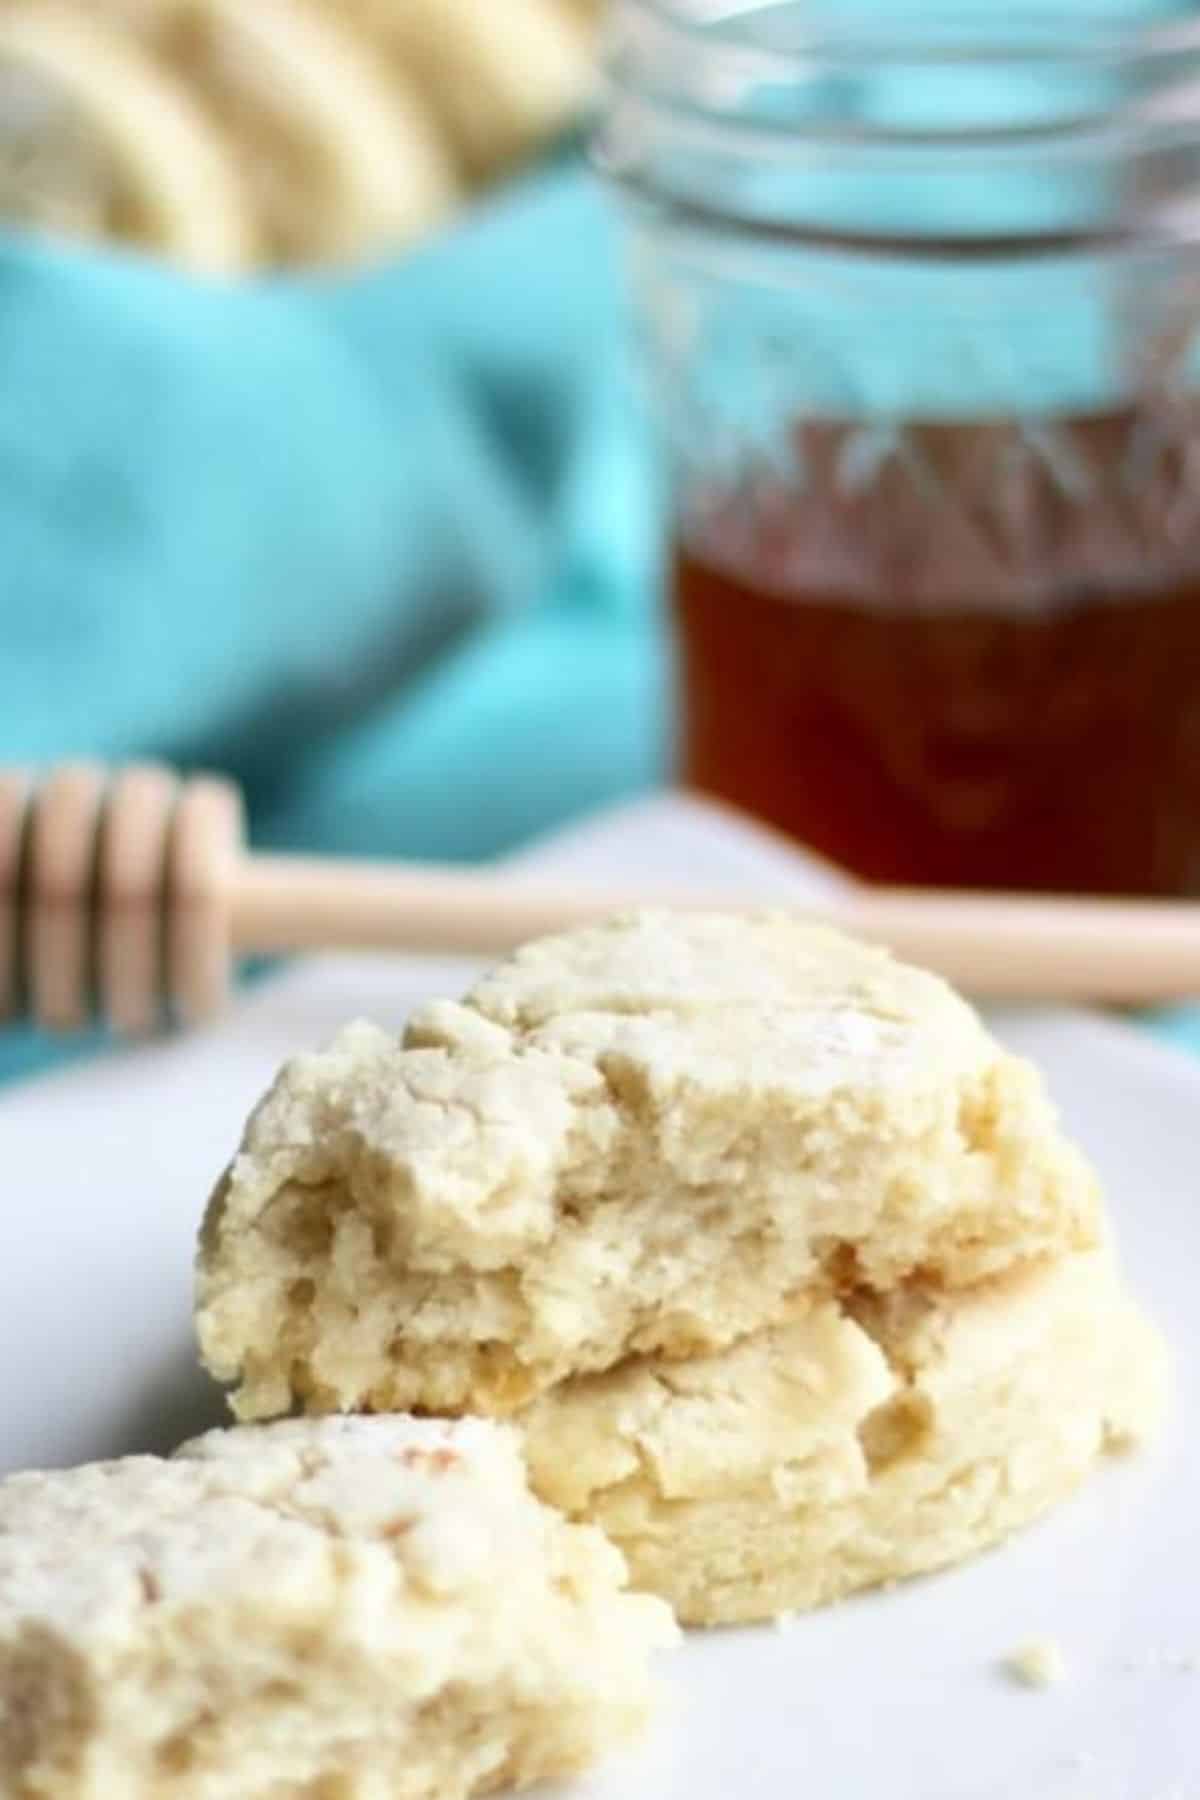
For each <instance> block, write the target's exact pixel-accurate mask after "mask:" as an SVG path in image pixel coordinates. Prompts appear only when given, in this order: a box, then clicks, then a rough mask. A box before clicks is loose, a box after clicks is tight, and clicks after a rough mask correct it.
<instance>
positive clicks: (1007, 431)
mask: <svg viewBox="0 0 1200 1800" xmlns="http://www.w3.org/2000/svg"><path fill="white" fill-rule="evenodd" d="M1147 425H1148V421H1147V418H1146V416H1145V415H1144V414H1142V415H1139V416H1138V417H1137V418H1135V417H1134V416H1133V415H1120V416H1116V417H1112V418H1108V419H1093V420H1088V421H1084V422H1074V423H1071V424H1069V425H1067V426H1063V427H1061V428H1060V431H1059V449H1060V451H1061V452H1062V456H1063V458H1064V459H1065V461H1066V463H1067V464H1070V465H1071V466H1072V467H1073V468H1074V469H1075V471H1076V472H1077V473H1078V474H1079V479H1078V480H1077V481H1076V482H1075V483H1074V485H1073V486H1070V487H1069V489H1068V491H1064V484H1063V480H1062V475H1061V468H1060V469H1059V470H1057V471H1056V470H1052V469H1048V468H1047V466H1046V463H1045V445H1044V444H1043V445H1041V446H1034V447H1030V446H1027V445H1025V444H1024V441H1023V438H1022V434H1021V433H1020V432H1019V431H1018V429H1017V428H1016V427H1015V426H1011V425H986V426H953V427H938V426H933V427H920V428H919V429H918V430H917V431H916V432H915V433H910V434H909V442H908V444H907V446H906V448H905V454H904V456H903V458H901V459H900V460H897V459H895V458H894V457H888V456H885V457H884V458H883V459H882V461H881V463H880V466H879V468H878V469H877V470H876V471H875V473H874V475H873V476H872V477H871V479H870V481H869V482H868V483H867V486H866V487H865V488H864V489H860V490H859V491H858V492H857V493H856V494H855V495H854V496H853V497H848V495H847V492H846V487H845V482H844V480H843V479H842V478H841V477H840V476H838V475H837V474H836V473H835V472H834V471H835V466H836V465H839V464H841V465H843V466H844V457H843V456H842V455H841V451H842V450H844V448H845V444H846V441H847V436H846V434H847V433H848V431H849V429H850V428H848V427H847V428H840V427H824V426H823V427H805V428H804V432H803V437H804V445H803V448H804V457H803V464H804V469H805V480H804V483H803V486H802V488H798V487H797V486H795V485H789V484H787V483H785V482H772V483H761V482H760V483H758V484H757V485H752V486H750V487H743V488H742V489H741V490H740V491H739V492H738V493H737V494H735V495H732V496H730V495H726V496H724V497H723V498H722V499H721V500H720V501H719V502H711V503H710V504H709V505H708V506H707V507H706V508H705V509H703V510H701V511H699V512H697V511H693V514H692V517H691V521H690V523H689V525H688V526H686V527H685V528H684V529H683V531H682V533H681V540H680V542H679V545H678V548H677V554H676V561H675V584H674V586H675V607H676V612H677V620H678V629H679V638H680V646H681V651H680V654H681V670H682V692H683V708H684V748H683V757H684V768H685V773H686V777H687V779H688V780H689V781H690V782H691V783H693V784H694V785H695V786H697V787H698V788H700V789H703V790H705V791H707V792H710V793H712V794H715V795H718V796H720V797H721V798H723V799H726V800H729V801H731V802H734V803H735V804H737V805H739V806H741V807H744V808H747V809H749V810H750V811H752V812H754V813H756V814H758V815H760V816H761V817H762V818H764V819H766V820H769V821H770V822H772V823H773V824H775V825H777V826H780V827H782V828H783V829H784V830H786V831H788V832H789V833H791V834H792V835H794V836H795V837H796V838H798V839H800V840H802V841H803V842H804V843H806V844H808V845H810V846H812V847H814V848H815V849H817V850H818V851H820V852H822V853H824V854H825V855H827V856H830V857H833V858H835V859H836V860H837V861H839V862H841V863H843V864H845V865H847V866H848V867H849V868H851V869H853V870H855V871H857V872H858V873H859V874H861V875H863V876H865V877H868V878H872V879H878V880H882V881H893V882H905V883H925V882H932V883H944V884H950V885H954V886H986V887H1001V888H1007V887H1022V888H1033V889H1042V890H1057V891H1062V892H1074V893H1084V892H1090V893H1100V894H1138V893H1140V894H1164V895H1165V894H1192V893H1197V892H1200V530H1198V529H1197V525H1196V520H1197V514H1198V509H1200V492H1197V493H1196V494H1193V492H1192V488H1193V486H1195V478H1194V477H1193V476H1192V474H1191V470H1190V458H1189V455H1188V445H1189V444H1190V443H1191V442H1192V441H1193V439H1192V432H1193V427H1195V425H1196V421H1195V420H1194V419H1190V420H1189V419H1186V418H1185V419H1182V420H1181V419H1179V418H1172V419H1171V420H1170V421H1168V422H1167V424H1166V426H1165V427H1164V425H1163V422H1162V421H1161V420H1160V421H1156V422H1154V425H1155V430H1156V431H1157V438H1156V440H1155V441H1153V442H1151V441H1150V440H1149V438H1148V435H1147ZM1196 438H1197V439H1198V440H1200V430H1197V431H1196ZM1189 563H1190V564H1194V569H1195V572H1194V573H1191V574H1189V573H1188V565H1189Z"/></svg>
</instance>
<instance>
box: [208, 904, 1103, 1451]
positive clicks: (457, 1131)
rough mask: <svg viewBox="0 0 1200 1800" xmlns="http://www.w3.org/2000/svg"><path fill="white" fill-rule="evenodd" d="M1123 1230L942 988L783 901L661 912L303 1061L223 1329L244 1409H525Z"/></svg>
mask: <svg viewBox="0 0 1200 1800" xmlns="http://www.w3.org/2000/svg"><path fill="white" fill-rule="evenodd" d="M1099 1232H1100V1212H1099V1203H1098V1199H1097V1193H1096V1187H1095V1182H1094V1179H1093V1176H1092V1174H1091V1172H1090V1170H1089V1169H1088V1167H1087V1165H1086V1163H1085V1162H1084V1161H1083V1159H1082V1158H1081V1157H1080V1156H1079V1155H1078V1154H1077V1153H1076V1152H1075V1151H1074V1150H1073V1149H1072V1148H1071V1147H1070V1145H1069V1144H1067V1143H1066V1142H1065V1141H1064V1139H1063V1137H1062V1136H1061V1134H1060V1133H1059V1130H1058V1128H1057V1125H1056V1122H1055V1118H1054V1114H1053V1111H1052V1109H1051V1107H1050V1105H1049V1102H1048V1101H1047V1099H1046V1096H1045V1094H1044V1093H1043V1090H1042V1087H1041V1084H1040V1082H1039V1080H1038V1077H1037V1075H1036V1074H1035V1072H1034V1071H1033V1070H1032V1069H1031V1068H1030V1067H1029V1066H1028V1065H1027V1064H1026V1063H1024V1062H1022V1061H1020V1060H1019V1059H1017V1058H1015V1057H1013V1056H1011V1055H1008V1054H1007V1053H1006V1052H1004V1051H1003V1050H1002V1049H1001V1048H1000V1047H999V1046H998V1045H997V1044H996V1043H995V1041H994V1040H993V1039H992V1038H991V1036H990V1035H989V1033H988V1032H987V1031H986V1030H985V1028H984V1026H983V1025H982V1023H981V1022H980V1020H979V1019H978V1017H977V1016H976V1014H975V1013H974V1012H973V1011H972V1010H971V1008H970V1007H969V1006H968V1005H967V1004H966V1003H965V1002H964V1001H962V1000H961V999H959V998H958V997H957V996H956V995H955V994H954V993H953V992H952V991H951V989H950V988H948V987H947V986H946V985H945V984H944V983H943V982H941V981H939V980H937V979H936V978H935V977H933V976H931V975H927V974H924V973H921V972H920V971H918V970H915V969H911V968H907V967H905V966H904V965H903V964H900V963H897V962H895V961H893V960H892V959H891V958H890V957H889V956H887V955H886V954H885V953H884V952H882V951H877V950H874V949H870V948H868V947H866V946H865V945H861V944H858V943H855V942H852V941H851V940H849V939H847V938H844V937H842V936H840V935H839V934H837V933H834V932H830V931H826V930H821V929H817V928H813V927H809V926H805V925H803V924H801V923H798V922H796V921H794V920H792V919H789V918H787V917H784V916H777V915H764V916H760V917H749V918H747V917H735V916H730V915H721V914H714V915H687V916H683V915H673V914H670V913H643V914H637V915H633V916H630V917H626V918H623V919H618V920H615V921H613V922H611V923H609V924H607V925H602V926H597V927H593V928H591V929H587V930H583V931H580V932H577V933H573V934H568V935H565V936H562V937H556V938H550V939H547V940H544V941H542V942H540V943H537V944H534V945H531V946H529V947H528V948H526V949H525V950H523V951H521V952H519V953H518V954H517V955H516V956H515V957H513V958H512V959H510V960H509V961H508V962H507V963H505V964H503V965H502V966H501V967H500V968H499V969H497V970H496V971H495V972H493V973H492V974H491V975H489V976H487V977H485V978H484V979H483V980H482V981H481V982H480V983H479V985H478V986H477V987H476V988H475V990H474V991H473V992H472V993H471V994H470V995H469V996H468V997H467V999H466V1000H465V1001H464V1002H463V1003H461V1004H453V1003H445V1004H436V1005H434V1006H432V1007H429V1008H427V1009H425V1011H424V1012H423V1013H421V1014H419V1015H418V1016H417V1017H416V1018H415V1019H414V1020H413V1022H412V1024H411V1025H410V1027H409V1030H408V1032H407V1034H406V1037H405V1040H404V1042H403V1043H402V1044H398V1043H396V1042H395V1041H394V1040H393V1039H392V1038H391V1037H389V1036H388V1035H386V1034H385V1033H384V1032H382V1031H379V1030H376V1029H375V1028H373V1027H371V1026H367V1025H358V1026H354V1027H351V1028H349V1029H348V1030H347V1031H345V1032H344V1033H343V1034H342V1035H341V1036H340V1037H339V1038H338V1039H337V1040H336V1041H335V1043H334V1044H333V1045H332V1046H331V1047H330V1048H329V1049H327V1050H326V1051H324V1052H323V1053H322V1054H319V1055H315V1056H308V1057H301V1058H299V1059H297V1060H296V1061H295V1062H293V1063H291V1064H289V1065H288V1066H287V1067H286V1068H285V1069H284V1070H283V1072H282V1074H281V1075H280V1077H279V1079H278V1080H277V1082H276V1084H275V1086H274V1088H273V1089H272V1090H271V1092H270V1093H269V1094H268V1096H267V1097H266V1099H265V1100H264V1101H263V1102H262V1103H261V1105H260V1106H259V1108H258V1110H257V1112H256V1113H255V1114H254V1116H253V1118H252V1119H251V1121H250V1124H249V1126H248V1128H247V1132H246V1135H245V1139H244V1142H243V1145H242V1148H241V1151H240V1154H239V1155H238V1156H237V1157H236V1159H235V1160H234V1162H233V1164H232V1166H231V1168H230V1170H229V1172H228V1174H227V1176H226V1178H225V1180H224V1181H223V1182H222V1184H221V1185H220V1187H219V1188H218V1190H217V1193H216V1195H215V1196H214V1198H213V1201H212V1203H211V1205H210V1208H209V1213H208V1217H207V1220H206V1224H205V1228H204V1231H203V1234H202V1242H201V1251H200V1263H199V1277H198V1297H197V1327H198V1333H199V1338H200V1344H201V1348H202V1353H203V1355H204V1358H205V1360H206V1362H207V1364H208V1366H209V1368H210V1369H211V1370H212V1371H213V1373H214V1374H215V1375H217V1376H218V1377H219V1378H220V1379H221V1380H223V1381H226V1382H230V1383H232V1384H234V1385H235V1389H236V1391H235V1393H234V1395H233V1404H234V1408H235V1411H236V1412H237V1413H238V1414H239V1415H240V1416H241V1417H242V1418H247V1419H249V1418H257V1417H268V1416H271V1415H273V1414H277V1413H281V1412H285V1411H287V1410H288V1409H289V1408H290V1407H291V1406H292V1405H293V1403H294V1402H299V1403H301V1404H302V1405H303V1406H304V1407H306V1408H308V1409H310V1410H314V1411H336V1410H358V1409H365V1410H374V1411H388V1410H407V1409H408V1408H410V1407H415V1408H418V1409H420V1410H426V1411H431V1412H456V1411H464V1410H465V1411H477V1412H487V1413H504V1412H510V1411H513V1410H516V1409H517V1408H519V1407H521V1406H523V1405H525V1404H527V1403H528V1402H529V1401H531V1400H532V1399H533V1398H534V1397H535V1396H536V1395H537V1394H538V1393H540V1392H543V1391H544V1390H546V1389H547V1388H549V1387H551V1386H552V1385H553V1384H555V1383H557V1382H560V1381H562V1380H565V1379H567V1378H569V1377H571V1376H574V1375H578V1374H583V1373H588V1372H598V1371H601V1370H604V1369H607V1368H611V1367H613V1366H614V1365H616V1364H618V1363H620V1362H622V1361H624V1360H625V1359H626V1358H628V1357H630V1356H632V1355H638V1354H648V1355H661V1356H664V1357H667V1358H671V1359H678V1358H683V1357H691V1356H703V1355H707V1354H709V1353H711V1352H713V1351H717V1350H720V1349H722V1348H724V1347H725V1346H727V1345H729V1344H731V1343H733V1342H734V1341H735V1340H737V1339H739V1338H742V1337H745V1336H746V1335H747V1334H749V1333H752V1332H754V1331H756V1330H758V1329H759V1328H761V1327H763V1326H764V1325H768V1324H770V1323H772V1322H773V1321H774V1320H775V1319H776V1318H777V1317H778V1316H779V1315H780V1313H781V1312H782V1311H783V1310H784V1309H785V1308H786V1307H787V1306H788V1305H789V1304H790V1303H791V1302H792V1301H793V1300H795V1299H796V1298H797V1297H798V1296H802V1295H809V1294H826V1295H828V1294H834V1293H837V1292H839V1291H842V1290H846V1289H858V1288H862V1287H869V1288H872V1289H874V1290H876V1291H884V1292H886V1291H887V1290H888V1289H889V1288H891V1287H893V1286H895V1285H896V1284H897V1283H901V1282H903V1281H905V1280H907V1279H908V1278H910V1277H911V1276H913V1275H914V1274H915V1273H917V1272H920V1273H921V1274H922V1275H924V1276H925V1277H926V1278H927V1279H929V1280H930V1281H934V1282H937V1283H938V1284H940V1285H941V1286H943V1287H946V1288H957V1287H961V1286H964V1285H967V1284H970V1283H974V1282H978V1281H981V1280H984V1279H986V1278H988V1277H991V1276H994V1275H996V1274H998V1273H1000V1272H1002V1271H1003V1270H1005V1269H1006V1268H1009V1267H1011V1266H1013V1265H1015V1264H1019V1263H1023V1262H1029V1261H1030V1260H1033V1259H1036V1258H1040V1257H1046V1256H1056V1255H1060V1254H1064V1253H1067V1252H1070V1251H1074V1250H1085V1249H1087V1248H1089V1247H1090V1246H1093V1245H1094V1244H1095V1243H1096V1242H1097V1241H1098V1237H1099Z"/></svg>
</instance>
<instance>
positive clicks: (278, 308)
mask: <svg viewBox="0 0 1200 1800" xmlns="http://www.w3.org/2000/svg"><path fill="white" fill-rule="evenodd" d="M612 232H613V227H612V222H611V220H610V217H609V214H608V211H607V208H606V205H605V202H604V199H603V197H602V196H601V195H600V193H599V191H598V190H597V188H596V187H595V186H594V185H593V184H592V182H591V180H590V179H589V177H588V176H587V175H586V173H585V172H584V171H582V170H581V169H579V168H578V167H576V166H573V165H571V164H568V165H567V166H566V167H560V168H558V169H556V170H554V171H553V172H551V173H549V174H547V175H545V176H542V177H540V178H538V179H535V180H534V181H532V182H531V183H530V184H528V185H527V186H525V187H524V188H521V189H518V190H515V191H513V192H512V193H510V194H509V195H508V196H507V197H506V198H505V199H504V200H503V201H502V202H501V203H499V204H498V205H497V206H496V207H495V208H494V209H492V210H488V211H484V212H481V213H479V214H478V215H476V216H475V217H473V218H472V219H471V220H470V221H469V222H468V223H467V224H466V225H465V226H464V227H462V228H461V229H460V230H458V231H457V232H455V233H453V234H452V235H450V236H449V237H447V238H446V239H444V240H442V241H440V242H439V243H437V244H436V245H435V246H433V247H432V248H430V249H428V250H426V251H424V252H422V253H418V254H417V255H416V256H414V257H410V258H408V259H406V260H405V261H404V262H403V263H400V264H397V265H396V266H394V267H386V268H381V269H378V270H375V271H371V272H369V273H366V274H363V275H360V276H357V277H352V278H349V279H333V278H321V279H314V278H305V279H298V280H278V281H271V282H265V283H261V284H254V285H250V286H245V287H241V288H229V287H222V286H216V285H206V284H202V283H199V282H196V281H193V280H190V279H187V278H183V277H180V276H178V275H176V274H174V273H172V272H170V271H167V270H164V269H162V268H159V267H156V266H152V265H150V264H147V263H145V262H143V261H141V260H138V259H134V258H127V257H123V256H118V255H110V254H106V253H96V252H92V251H88V252H79V251H76V250H73V249H62V248H59V247H57V246H54V247H51V246H47V245H45V244H42V243H39V242H34V241H30V240H27V239H21V238H10V239H8V240H6V241H0V342H3V344H4V356H3V364H4V403H3V406H2V407H0V761H5V762H25V761H32V762H41V761H47V760H51V759H55V758H61V757H63V756H67V755H76V754H84V753H86V754H91V755H96V756H100V757H104V758H112V759H121V758H127V757H131V756H140V755H157V756H162V757H165V758H168V759H169V760H171V761H173V762H177V763H180V764H182V765H184V766H188V767H190V766H198V765H210V766H216V767H220V768H223V769H227V770H229V771H231V772H232V773H233V774H234V775H235V776H236V777H237V778H238V779H239V780H240V781H241V782H242V783H243V784H244V786H245V789H246V793H247V796H248V800H249V805H250V814H251V822H252V830H253V834H254V838H255V841H256V842H257V843H258V844H260V845H263V846H267V845H276V846H279V847H287V848H292V849H296V850H303V849H313V850H326V851H332V852H342V853H355V852H358V853H363V854H368V853H369V854H372V855H396V856H403V855H411V856H421V857H446V858H471V857H479V856H488V855H492V854H494V853H497V852H500V851H503V850H504V849H506V848H507V847H509V846H511V845H514V844H516V843H518V842H519V841H520V840H521V839H522V838H524V837H527V836H528V835H529V834H530V833H532V832H534V831H537V830H539V829H543V828H546V827H548V826H551V825H553V824H554V823H556V822H557V821H559V820H561V819H563V818H565V817H567V816H568V815H570V814H571V813H573V812H575V811H577V810H579V809H580V808H584V807H588V806H594V805H598V804H601V803H604V802H606V801H609V800H614V799H616V798H618V797H619V796H621V795H623V794H627V793H629V792H631V791H634V790H637V789H639V788H642V787H644V786H646V785H648V784H651V783H653V782H655V781H656V780H658V779H659V778H660V777H661V774H662V771H663V769H664V767H665V765H666V760H667V745H666V729H667V728H666V721H667V718H668V713H669V707H668V704H667V698H666V693H665V683H666V675H665V665H666V659H665V657H664V655H663V651H662V645H661V641H660V632H659V627H658V623H657V620H656V618H655V615H654V608H653V605H652V601H651V596H652V595H653V593H654V592H655V590H656V585H657V582H656V551H655V537H656V532H655V519H656V501H655V495H654V483H653V476H652V465H651V462H650V459H649V457H648V455H647V451H646V446H645V443H644V440H643V437H642V434H641V431H640V428H639V426H638V425H637V423H636V422H635V416H634V408H633V406H632V403H631V398H630V391H629V389H630V384H629V381H628V377H627V373H626V370H625V367H624V363H623V358H622V349H621V343H622V329H621V306H620V301H619V272H618V265H617V258H616V256H615V254H614V246H613V242H612ZM47 1053H48V1049H47V1046H45V1045H44V1044H42V1043H40V1042H39V1041H37V1040H36V1038H35V1037H34V1036H33V1035H32V1034H29V1033H25V1032H16V1031H9V1032H7V1033H0V1076H3V1075H4V1074H5V1073H15V1072H16V1071H17V1070H19V1069H27V1068H29V1067H32V1066H36V1065H37V1064H38V1063H40V1062H42V1061H44V1060H45V1058H46V1055H47Z"/></svg>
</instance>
